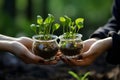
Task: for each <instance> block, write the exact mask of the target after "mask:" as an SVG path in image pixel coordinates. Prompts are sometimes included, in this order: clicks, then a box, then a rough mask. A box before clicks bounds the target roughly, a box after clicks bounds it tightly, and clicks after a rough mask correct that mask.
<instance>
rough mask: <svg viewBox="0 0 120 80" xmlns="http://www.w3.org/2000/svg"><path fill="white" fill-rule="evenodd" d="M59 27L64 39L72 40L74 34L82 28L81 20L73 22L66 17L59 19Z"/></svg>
mask: <svg viewBox="0 0 120 80" xmlns="http://www.w3.org/2000/svg"><path fill="white" fill-rule="evenodd" d="M59 20H60V22H61V25H62V26H63V34H64V38H65V39H74V38H76V34H77V33H78V32H79V30H80V29H81V28H83V22H84V19H83V18H77V19H76V20H75V21H72V19H71V18H70V17H68V16H66V15H65V16H63V17H60V19H59Z"/></svg>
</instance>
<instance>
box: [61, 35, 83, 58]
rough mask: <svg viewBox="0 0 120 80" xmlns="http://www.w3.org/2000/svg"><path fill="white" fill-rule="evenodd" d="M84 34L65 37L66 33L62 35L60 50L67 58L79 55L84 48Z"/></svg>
mask: <svg viewBox="0 0 120 80" xmlns="http://www.w3.org/2000/svg"><path fill="white" fill-rule="evenodd" d="M81 38H82V34H76V35H75V36H74V38H65V34H63V35H60V36H59V39H60V43H59V46H60V51H61V52H62V54H63V55H64V56H65V57H67V58H75V57H77V56H78V55H79V54H80V53H81V51H82V48H83V43H82V39H81Z"/></svg>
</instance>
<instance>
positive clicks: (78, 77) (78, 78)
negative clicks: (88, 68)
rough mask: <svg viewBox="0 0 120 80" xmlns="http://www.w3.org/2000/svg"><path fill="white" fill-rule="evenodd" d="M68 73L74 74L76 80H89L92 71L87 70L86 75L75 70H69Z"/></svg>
mask: <svg viewBox="0 0 120 80" xmlns="http://www.w3.org/2000/svg"><path fill="white" fill-rule="evenodd" d="M68 73H69V74H70V75H71V76H73V77H74V78H75V79H76V80H88V78H87V77H88V75H90V72H86V73H85V74H84V75H83V74H80V75H79V74H77V73H75V72H73V71H68Z"/></svg>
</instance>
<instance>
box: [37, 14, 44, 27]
mask: <svg viewBox="0 0 120 80" xmlns="http://www.w3.org/2000/svg"><path fill="white" fill-rule="evenodd" d="M37 23H38V24H40V25H41V24H43V18H42V17H41V16H40V15H38V16H37Z"/></svg>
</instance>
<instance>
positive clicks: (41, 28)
mask: <svg viewBox="0 0 120 80" xmlns="http://www.w3.org/2000/svg"><path fill="white" fill-rule="evenodd" d="M59 27H60V25H59V24H58V23H55V18H54V16H53V15H52V14H48V17H47V18H46V19H45V20H44V19H43V18H42V17H41V16H40V15H38V16H37V24H31V28H32V30H33V31H34V32H35V33H36V35H43V40H49V39H51V36H50V35H53V33H54V31H56V30H57V29H59Z"/></svg>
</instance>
